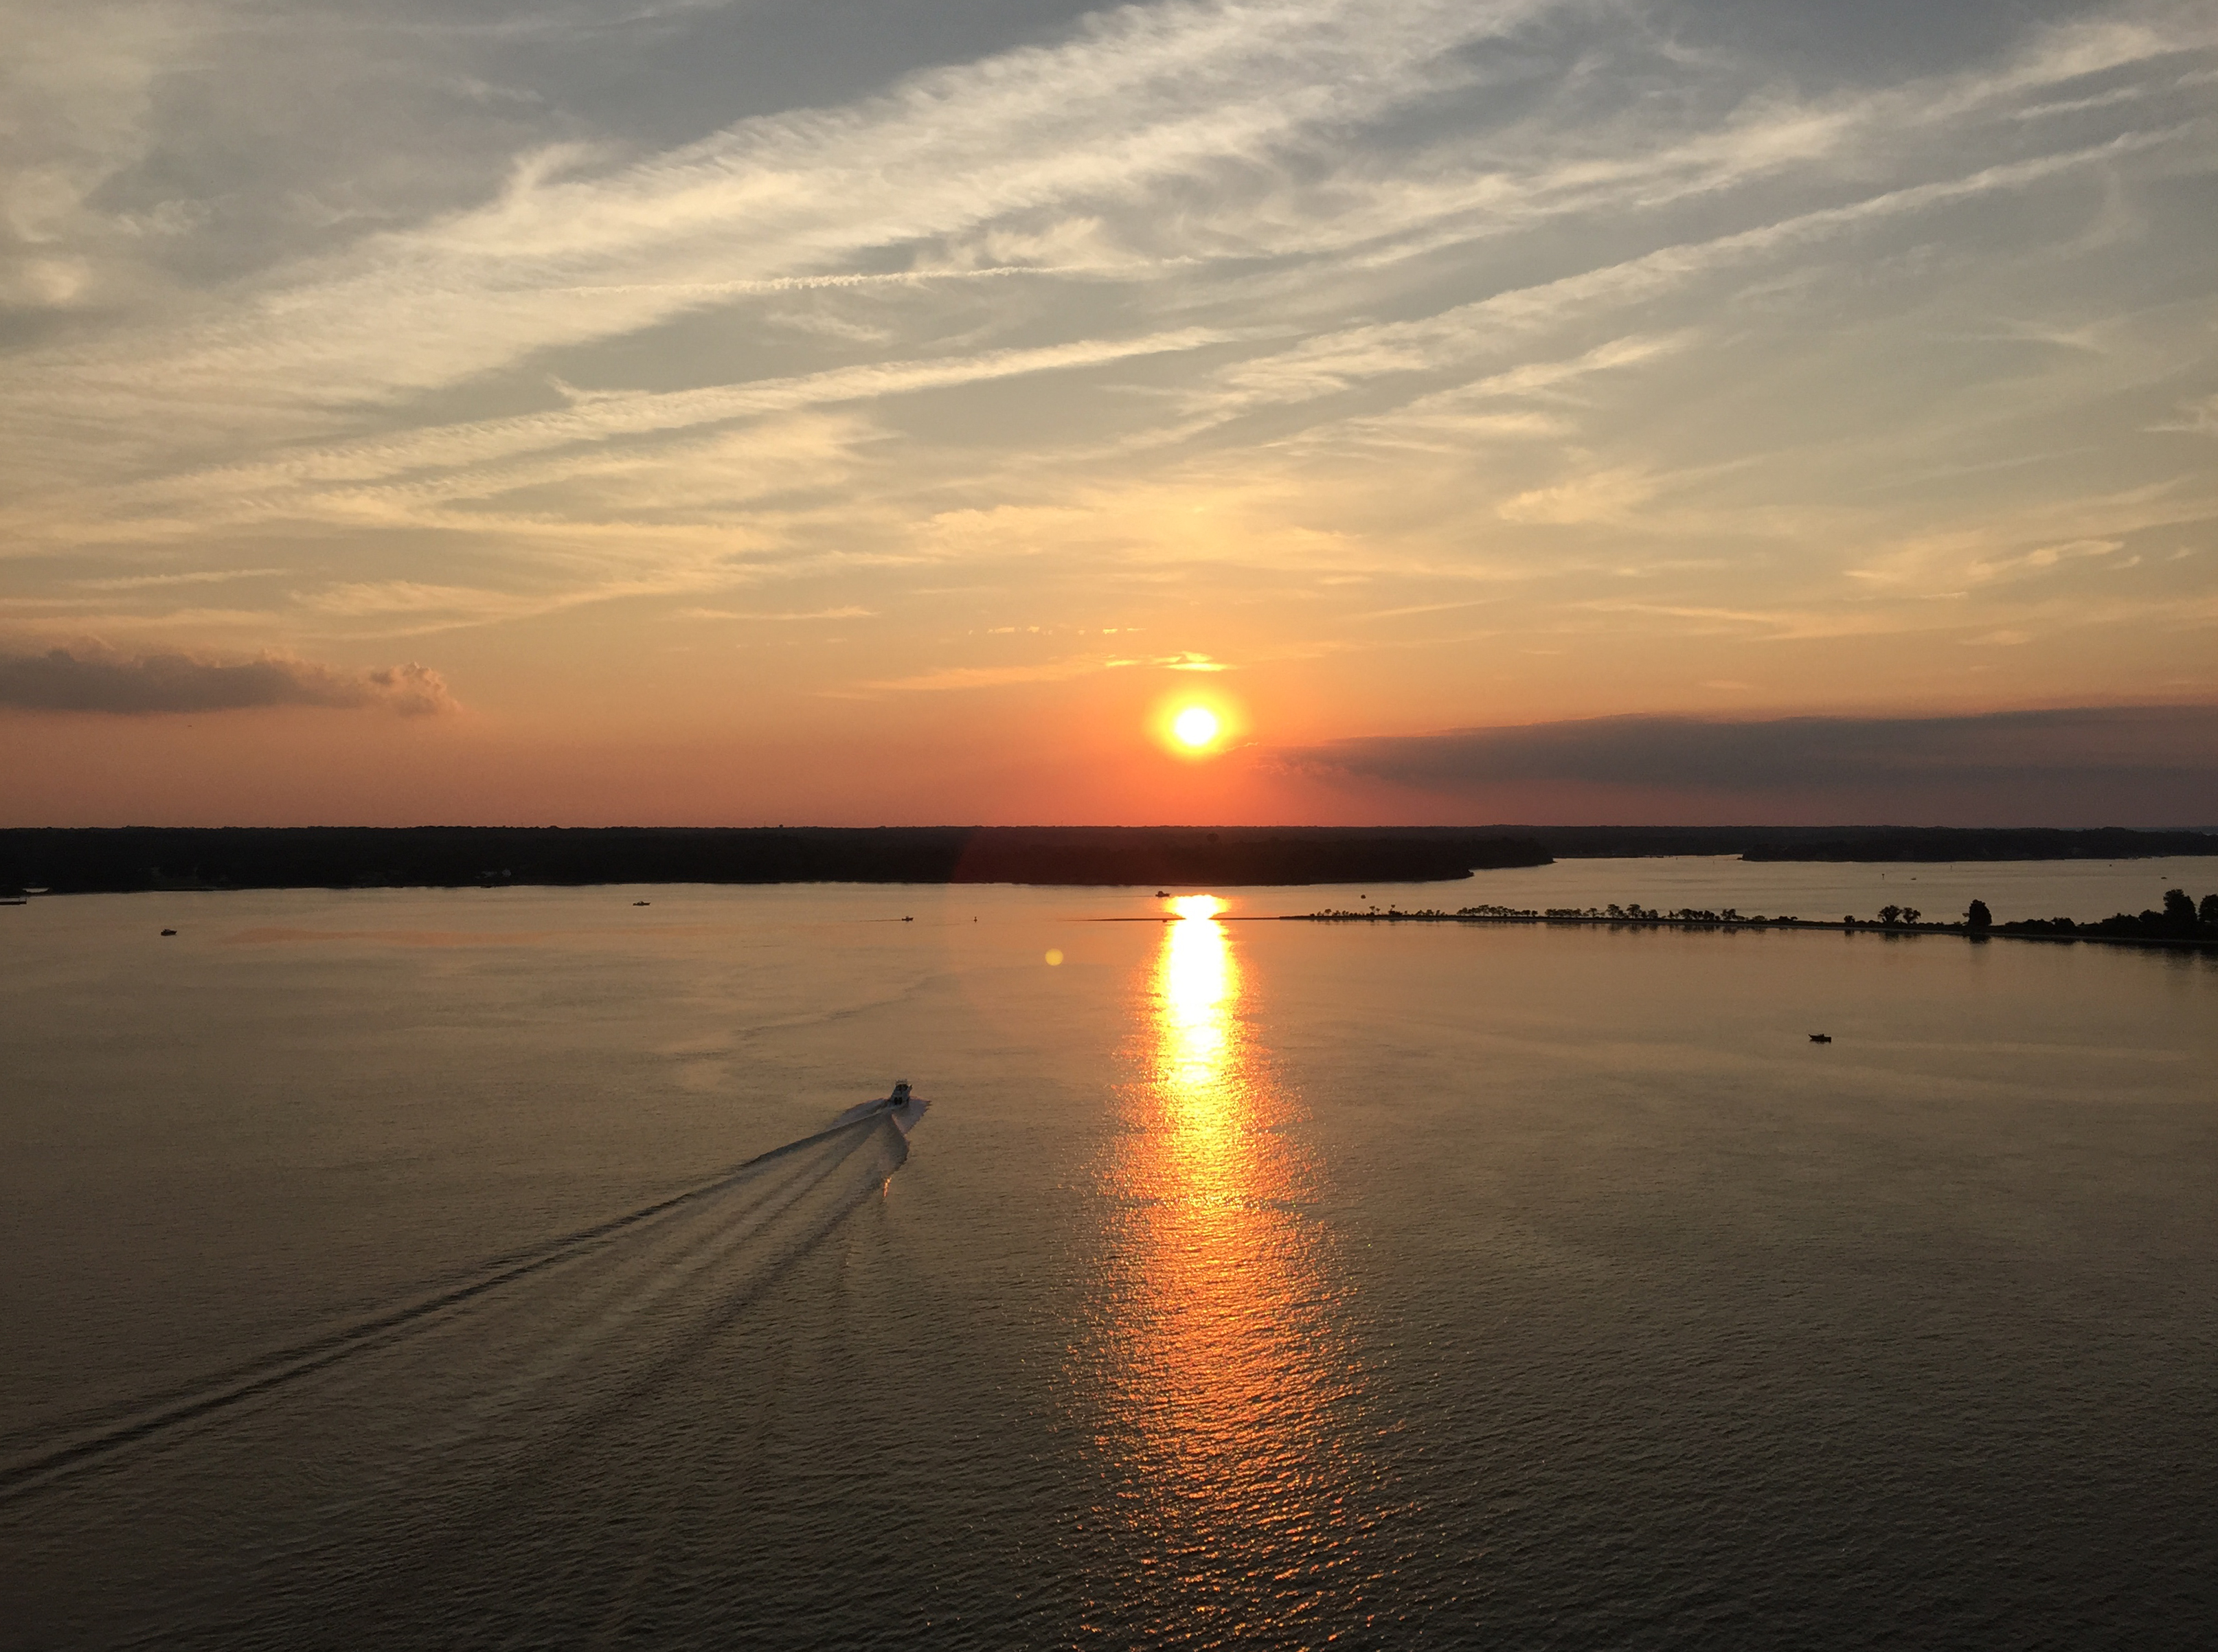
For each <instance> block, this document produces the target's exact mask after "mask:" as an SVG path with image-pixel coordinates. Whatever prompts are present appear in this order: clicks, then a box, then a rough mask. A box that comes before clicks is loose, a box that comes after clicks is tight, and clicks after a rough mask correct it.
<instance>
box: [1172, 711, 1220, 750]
mask: <svg viewBox="0 0 2218 1652" xmlns="http://www.w3.org/2000/svg"><path fill="white" fill-rule="evenodd" d="M1171 731H1172V732H1173V733H1175V734H1176V735H1177V736H1178V737H1179V739H1181V740H1183V741H1184V742H1185V743H1186V745H1188V746H1193V747H1194V748H1195V749H1196V750H1197V751H1198V750H1199V749H1200V748H1201V747H1202V746H1206V745H1208V744H1209V743H1210V741H1211V740H1213V739H1216V738H1217V714H1216V713H1215V712H1213V711H1211V709H1210V708H1208V707H1207V706H1188V707H1187V708H1186V709H1185V710H1184V711H1181V712H1180V713H1179V715H1178V717H1177V719H1176V721H1174V722H1173V723H1172V724H1171Z"/></svg>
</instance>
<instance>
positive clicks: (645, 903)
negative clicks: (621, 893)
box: [631, 900, 654, 906]
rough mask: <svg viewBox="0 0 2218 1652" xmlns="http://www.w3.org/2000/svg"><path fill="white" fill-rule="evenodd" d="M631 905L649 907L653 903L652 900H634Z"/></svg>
mask: <svg viewBox="0 0 2218 1652" xmlns="http://www.w3.org/2000/svg"><path fill="white" fill-rule="evenodd" d="M631 904H632V905H633V906H653V905H654V902H653V901H652V900H635V901H633V902H632V903H631Z"/></svg>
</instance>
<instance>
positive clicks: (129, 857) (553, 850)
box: [0, 826, 1549, 894]
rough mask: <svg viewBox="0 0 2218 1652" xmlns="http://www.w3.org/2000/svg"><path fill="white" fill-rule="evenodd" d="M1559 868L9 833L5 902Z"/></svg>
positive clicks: (875, 848) (1281, 848)
mask: <svg viewBox="0 0 2218 1652" xmlns="http://www.w3.org/2000/svg"><path fill="white" fill-rule="evenodd" d="M1548 859H1549V857H1548V854H1547V851H1546V850H1544V849H1542V848H1541V847H1540V845H1538V844H1536V843H1534V842H1533V841H1532V840H1531V839H1529V838H1526V839H1514V838H1500V837H1478V836H1473V835H1471V834H1463V835H1459V836H1447V837H1433V836H1423V837H1415V836H1407V835H1385V834H1372V833H1355V832H1298V831H1274V830H1270V829H1265V828H1257V829H1254V830H1245V831H1243V830H1241V829H1238V828H1233V827H1219V828H1217V829H1216V830H1214V831H1211V830H1207V829H1205V828H1193V829H1187V828H1183V827H1168V826H1161V827H1150V826H1133V827H1089V826H1073V827H1053V826H914V827H904V826H887V827H876V828H854V829H849V828H839V827H797V828H793V829H788V828H785V827H631V826H611V827H589V828H577V827H573V828H563V827H559V826H405V827H370V826H291V827H261V826H226V827H213V828H201V827H183V826H179V827H169V826H122V827H113V828H42V827H18V828H13V829H9V830H0V887H6V888H18V889H22V888H29V889H40V888H44V889H49V890H52V891H53V892H54V893H56V894H88V893H94V892H107V893H118V892H127V891H133V890H143V889H177V888H264V889H269V888H407V887H425V886H431V887H459V886H465V885H473V884H474V885H485V884H506V883H525V884H592V883H825V882H842V883H846V882H852V883H1063V884H1171V883H1178V884H1185V885H1189V886H1191V885H1194V884H1216V885H1225V886H1230V885H1238V884H1258V883H1372V882H1380V883H1385V882H1438V881H1441V880H1446V879H1453V878H1462V877H1467V876H1469V875H1470V874H1471V872H1472V871H1473V870H1474V869H1482V868H1490V867H1502V866H1544V865H1546V864H1547V863H1548Z"/></svg>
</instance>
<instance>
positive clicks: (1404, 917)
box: [1279, 889, 2218, 951]
mask: <svg viewBox="0 0 2218 1652" xmlns="http://www.w3.org/2000/svg"><path fill="white" fill-rule="evenodd" d="M1279 921H1281V922H1285V923H1290V924H1585V925H1600V926H1603V927H1607V928H1609V929H1613V930H1617V929H1707V930H1742V929H1793V930H1831V931H1836V932H1839V933H1844V934H1877V935H1883V936H1888V937H1906V936H1913V935H1955V936H1960V937H1963V938H1964V939H1966V940H1972V941H1986V940H1991V939H1994V938H1998V937H1999V938H2002V939H2005V940H2022V941H2067V942H2069V941H2099V942H2104V943H2109V944H2118V945H2124V946H2157V947H2190V948H2194V949H2197V950H2211V951H2218V893H2214V894H2207V895H2204V896H2203V899H2202V900H2200V901H2197V900H2195V899H2194V898H2193V897H2191V896H2190V895H2189V894H2187V893H2186V892H2185V891H2184V890H2182V889H2167V890H2165V895H2164V905H2163V906H2162V907H2161V908H2157V907H2150V908H2147V909H2145V910H2143V911H2141V912H2139V913H2124V912H2122V913H2114V914H2112V915H2111V916H2110V917H2108V918H2103V919H2096V920H2094V921H2092V922H2090V923H2085V924H2083V923H2079V922H2077V921H2075V920H2074V919H2069V918H2022V919H2015V920H2013V921H2011V922H2009V923H2004V924H1998V923H1996V922H1995V921H1994V918H1993V915H1992V913H1990V912H1989V911H1988V909H1987V904H1986V901H1984V900H1974V901H1973V902H1972V904H1971V906H1969V907H1968V908H1967V909H1966V911H1965V913H1964V915H1963V917H1961V918H1960V919H1955V921H1953V922H1932V921H1929V920H1928V919H1926V918H1925V916H1924V913H1921V912H1920V911H1919V910H1918V908H1917V907H1915V906H1882V907H1880V909H1879V911H1878V913H1876V914H1874V916H1872V917H1870V918H1858V917H1856V916H1855V915H1854V914H1844V915H1843V917H1842V918H1841V919H1839V920H1838V921H1835V920H1833V919H1823V918H1800V917H1794V916H1787V915H1781V916H1773V917H1767V916H1765V915H1764V914H1763V913H1754V914H1751V915H1749V916H1746V917H1744V916H1743V915H1742V914H1741V913H1739V912H1738V911H1737V910H1736V909H1734V908H1733V907H1731V906H1725V907H1722V908H1720V909H1719V910H1717V911H1711V910H1708V909H1707V908H1698V907H1694V906H1682V907H1680V908H1679V909H1677V910H1676V911H1674V912H1658V911H1657V910H1656V909H1655V908H1654V907H1652V906H1639V905H1630V906H1548V907H1544V908H1533V907H1524V906H1463V907H1459V908H1458V909H1457V910H1456V911H1454V912H1442V911H1440V910H1439V909H1438V908H1434V907H1426V908H1423V909H1421V910H1418V911H1416V912H1403V911H1402V910H1401V909H1400V908H1398V907H1393V906H1389V907H1386V908H1385V909H1384V910H1379V911H1372V910H1364V911H1355V912H1351V911H1341V910H1337V909H1335V910H1329V911H1325V912H1305V913H1286V914H1285V915H1283V917H1282V918H1281V919H1280V920H1279Z"/></svg>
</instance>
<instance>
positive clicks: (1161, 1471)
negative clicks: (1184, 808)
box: [1094, 896, 1360, 1643]
mask: <svg viewBox="0 0 2218 1652" xmlns="http://www.w3.org/2000/svg"><path fill="white" fill-rule="evenodd" d="M1223 906H1224V903H1223V902H1221V901H1218V900H1214V899H1213V898H1212V897H1210V896H1193V897H1187V898H1186V899H1184V900H1180V901H1179V902H1177V903H1176V908H1177V910H1178V911H1179V912H1180V919H1179V921H1177V922H1174V923H1171V924H1168V925H1165V926H1164V931H1163V943H1162V950H1160V952H1159V953H1158V954H1157V955H1156V956H1155V959H1154V961H1153V962H1152V964H1151V966H1150V967H1149V969H1148V970H1147V972H1146V973H1145V974H1144V975H1143V977H1142V979H1141V980H1140V981H1139V982H1138V983H1137V991H1136V993H1135V1009H1136V1012H1137V1014H1136V1027H1135V1031H1134V1037H1133V1043H1132V1047H1131V1054H1132V1056H1133V1061H1134V1065H1135V1067H1137V1076H1136V1079H1135V1080H1134V1081H1133V1082H1131V1083H1130V1084H1129V1085H1128V1086H1125V1089H1124V1124H1125V1127H1126V1128H1125V1129H1124V1132H1123V1133H1122V1135H1120V1136H1119V1138H1118V1145H1117V1147H1116V1148H1115V1149H1114V1153H1113V1157H1112V1162H1111V1167H1110V1172H1109V1179H1110V1183H1111V1191H1112V1196H1113V1197H1114V1198H1115V1200H1116V1204H1117V1209H1118V1216H1117V1221H1118V1231H1117V1233H1116V1234H1115V1241H1114V1243H1113V1244H1112V1247H1110V1255H1109V1256H1108V1257H1107V1258H1106V1266H1107V1269H1108V1286H1109V1288H1108V1290H1107V1292H1106V1296H1105V1297H1104V1299H1103V1301H1102V1303H1101V1307H1100V1313H1099V1316H1098V1318H1099V1322H1098V1323H1097V1324H1096V1326H1095V1327H1094V1330H1095V1332H1096V1333H1097V1337H1096V1346H1097V1348H1098V1349H1099V1351H1100V1373H1101V1374H1100V1389H1101V1391H1100V1396H1099V1397H1100V1405H1101V1422H1100V1439H1101V1440H1102V1442H1103V1444H1104V1445H1106V1447H1107V1448H1108V1449H1109V1450H1110V1451H1111V1452H1112V1456H1113V1457H1116V1458H1117V1459H1118V1461H1117V1462H1116V1463H1114V1469H1115V1472H1116V1475H1117V1478H1118V1483H1119V1493H1118V1496H1119V1501H1120V1507H1118V1510H1117V1511H1116V1513H1115V1519H1116V1520H1117V1522H1118V1525H1120V1526H1121V1527H1122V1528H1123V1529H1124V1531H1126V1533H1127V1534H1128V1536H1129V1537H1130V1538H1131V1539H1132V1540H1133V1541H1135V1542H1136V1543H1137V1544H1138V1545H1139V1553H1138V1555H1137V1556H1136V1559H1137V1564H1138V1567H1139V1568H1140V1570H1141V1573H1142V1575H1143V1577H1145V1578H1147V1579H1149V1580H1151V1583H1150V1584H1149V1586H1148V1587H1143V1591H1142V1592H1143V1593H1149V1592H1150V1590H1151V1589H1160V1590H1162V1592H1163V1595H1164V1606H1165V1610H1166V1611H1167V1612H1170V1611H1174V1612H1176V1614H1177V1622H1176V1624H1172V1623H1171V1622H1168V1621H1166V1622H1165V1623H1164V1624H1162V1625H1160V1627H1161V1628H1162V1630H1164V1631H1165V1632H1167V1633H1172V1634H1174V1637H1175V1638H1179V1639H1192V1640H1194V1641H1197V1642H1200V1643H1209V1642H1211V1641H1212V1640H1214V1639H1215V1638H1216V1637H1217V1636H1218V1635H1220V1634H1222V1635H1251V1634H1254V1633H1256V1632H1258V1631H1261V1630H1267V1629H1269V1630H1278V1631H1283V1632H1284V1633H1286V1634H1292V1635H1296V1636H1298V1634H1299V1630H1300V1625H1301V1623H1302V1620H1303V1619H1304V1618H1306V1617H1307V1616H1309V1615H1310V1613H1312V1612H1315V1611H1317V1608H1318V1607H1319V1606H1321V1605H1322V1604H1323V1602H1324V1601H1325V1600H1327V1599H1331V1598H1339V1597H1344V1596H1345V1595H1346V1594H1347V1593H1349V1592H1350V1590H1351V1589H1352V1588H1354V1587H1356V1586H1357V1582H1358V1580H1359V1579H1360V1566H1359V1564H1358V1562H1356V1560H1355V1551H1354V1549H1353V1548H1352V1547H1351V1544H1350V1540H1351V1538H1354V1535H1355V1533H1354V1530H1353V1529H1352V1528H1353V1526H1354V1525H1355V1524H1356V1522H1357V1520H1358V1518H1359V1517H1358V1515H1357V1513H1356V1512H1355V1511H1354V1509H1352V1508H1350V1507H1348V1506H1347V1494H1348V1489H1349V1483H1348V1482H1349V1479H1350V1472H1349V1465H1348V1462H1347V1458H1346V1452H1345V1449H1344V1446H1343V1444H1342V1442H1343V1440H1344V1438H1345V1430H1346V1428H1347V1427H1348V1424H1349V1423H1350V1421H1351V1420H1352V1414H1353V1412H1354V1408H1355V1405H1356V1402H1357V1401H1358V1400H1359V1398H1360V1384H1359V1372H1358V1370H1357V1368H1356V1361H1355V1359H1354V1356H1353V1355H1352V1354H1351V1353H1350V1352H1348V1346H1347V1336H1346V1333H1345V1330H1344V1327H1343V1324H1342V1316H1343V1314H1344V1310H1345V1307H1346V1304H1345V1302H1343V1300H1342V1296H1343V1290H1344V1288H1343V1287H1341V1286H1340V1285H1339V1284H1336V1283H1335V1269H1334V1268H1333V1267H1332V1265H1331V1259H1330V1257H1329V1253H1328V1247H1326V1246H1325V1244H1324V1242H1323V1230H1322V1228H1321V1226H1320V1224H1319V1223H1318V1222H1317V1219H1316V1218H1315V1216H1313V1215H1311V1214H1310V1210H1309V1208H1308V1207H1309V1205H1310V1202H1311V1201H1312V1199H1313V1198H1314V1197H1315V1195H1316V1191H1317V1183H1318V1180H1319V1174H1318V1168H1317V1166H1316V1165H1315V1164H1314V1163H1313V1162H1312V1160H1311V1159H1310V1155H1309V1154H1307V1153H1306V1152H1304V1150H1303V1149H1302V1148H1300V1147H1299V1146H1298V1144H1297V1142H1295V1141H1294V1139H1293V1138H1292V1136H1290V1135H1289V1134H1288V1133H1287V1128H1286V1127H1287V1126H1288V1125H1289V1124H1291V1123H1295V1122H1297V1117H1298V1115H1297V1108H1298V1103H1297V1102H1296V1101H1295V1100H1294V1099H1293V1098H1292V1096H1291V1095H1290V1094H1289V1093H1288V1092H1286V1090H1285V1089H1283V1088H1282V1087H1281V1086H1279V1084H1278V1083H1277V1081H1276V1080H1275V1079H1274V1077H1273V1073H1272V1072H1271V1069H1270V1064H1269V1061H1268V1059H1267V1050H1265V1049H1263V1048H1262V1046H1261V1044H1260V1043H1259V1042H1258V1041H1257V1038H1256V1036H1255V1027H1254V1024H1253V1013H1254V1010H1255V1000H1254V994H1253V991H1252V988H1251V987H1249V986H1248V982H1247V981H1246V980H1245V978H1244V976H1243V973H1242V968H1241V965H1240V961H1239V959H1238V957H1237V956H1236V954H1235V950H1234V947H1233V944H1232V941H1231V937H1230V936H1229V935H1228V934H1227V932H1226V928H1225V926H1224V925H1222V924H1219V923H1217V921H1215V914H1216V913H1217V912H1218V911H1221V910H1222V909H1223ZM1359 1592H1360V1591H1359Z"/></svg>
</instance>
